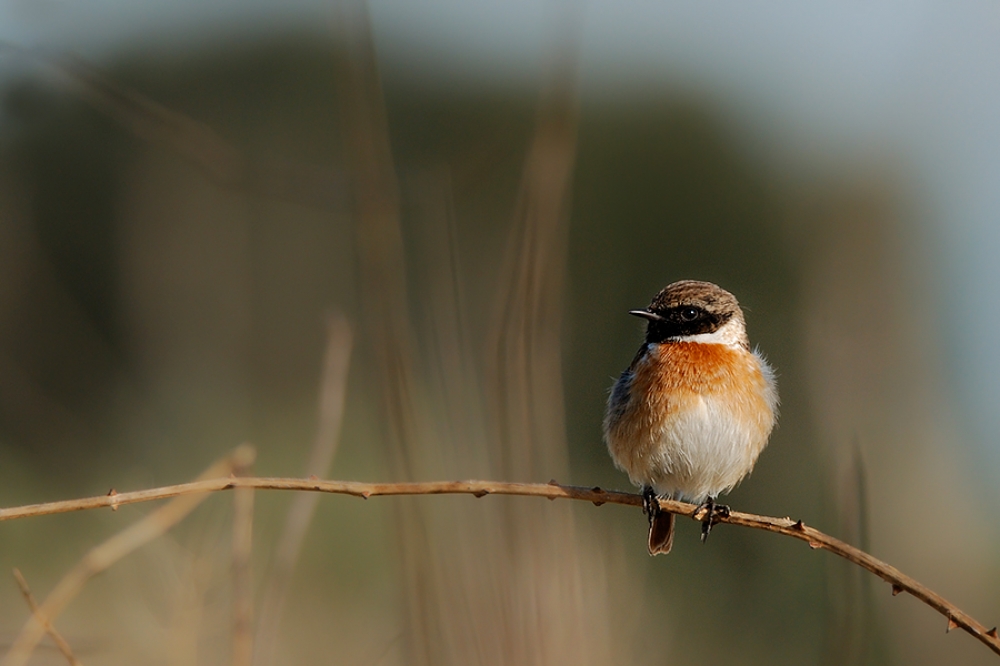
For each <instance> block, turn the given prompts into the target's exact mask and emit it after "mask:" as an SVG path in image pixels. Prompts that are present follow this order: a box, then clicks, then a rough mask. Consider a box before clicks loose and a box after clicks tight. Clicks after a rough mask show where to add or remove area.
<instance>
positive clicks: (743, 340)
mask: <svg viewBox="0 0 1000 666" xmlns="http://www.w3.org/2000/svg"><path fill="white" fill-rule="evenodd" d="M671 340H674V341H675V342H700V343H703V344H715V345H726V346H727V347H733V348H739V349H746V348H748V347H749V346H750V341H749V340H747V329H746V326H745V325H744V323H743V319H742V318H740V317H738V316H733V317H730V318H729V321H727V322H726V323H725V324H724V325H723V326H722V328H720V329H719V330H717V331H715V332H713V333H698V334H697V335H682V336H680V337H677V338H671Z"/></svg>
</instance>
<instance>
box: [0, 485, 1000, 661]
mask: <svg viewBox="0 0 1000 666" xmlns="http://www.w3.org/2000/svg"><path fill="white" fill-rule="evenodd" d="M230 488H255V489H257V490H304V491H313V492H323V493H332V494H338V495H353V496H354V497H361V498H364V499H367V498H369V497H375V496H379V495H460V494H465V495H474V496H476V497H484V496H486V495H520V496H527V497H545V498H547V499H550V500H556V499H571V500H583V501H586V502H592V503H594V504H595V505H598V506H600V505H601V504H621V505H624V506H635V507H641V506H642V497H641V496H640V495H636V494H634V493H625V492H621V491H616V490H604V489H602V488H584V487H581V486H563V485H559V484H558V483H556V482H554V481H552V482H549V483H512V482H506V481H425V482H412V483H363V482H360V481H321V480H318V479H286V478H254V477H245V478H235V477H231V478H226V479H206V480H202V481H193V482H191V483H184V484H180V485H176V486H165V487H163V488H153V489H150V490H140V491H136V492H131V493H120V494H118V495H116V496H114V497H109V496H106V495H102V496H98V497H90V498H86V499H79V500H67V501H63V502H51V503H48V504H33V505H29V506H24V507H16V508H10V509H3V510H0V517H2V519H4V520H10V519H12V518H25V517H28V516H39V515H48V514H53V513H66V512H70V511H80V510H83V509H94V508H98V507H110V506H113V505H114V504H118V505H122V504H134V503H137V502H148V501H150V500H155V499H164V498H167V497H177V496H187V495H196V496H198V497H199V499H200V498H203V496H204V493H208V492H214V491H219V490H228V489H230ZM171 506H173V505H167V506H165V507H163V509H168V508H170V507H171ZM192 508H193V507H192ZM660 508H661V509H662V510H663V511H669V512H671V513H676V514H679V515H683V516H690V517H692V518H695V519H696V520H697V519H698V518H699V517H700V516H699V515H696V514H698V508H699V507H697V506H695V505H693V504H688V503H686V502H678V501H675V500H667V499H661V500H660ZM161 511H162V509H161ZM157 515H158V514H156V513H154V514H150V515H149V516H147V519H151V518H154V517H155V516H157ZM147 519H144V521H145V520H147ZM159 520H162V519H159ZM144 521H142V522H144ZM142 522H140V523H139V524H137V525H136V526H133V527H138V526H139V525H141V524H142ZM718 522H719V523H726V524H729V525H739V526H742V527H750V528H753V529H758V530H764V531H767V532H776V533H778V534H784V535H785V536H790V537H792V538H795V539H798V540H800V541H804V542H806V543H807V544H808V545H809V547H810V548H812V549H814V550H827V551H829V552H831V553H833V554H835V555H838V556H840V557H843V558H844V559H846V560H848V561H850V562H853V563H854V564H856V565H858V566H860V567H862V568H864V569H867V570H868V571H870V572H872V573H873V574H875V575H876V576H878V577H879V578H881V579H882V580H884V581H886V582H887V583H889V584H890V585H891V586H892V593H893V595H894V596H895V595H897V594H899V593H900V592H908V593H910V594H911V595H913V596H914V597H916V598H917V599H919V600H920V601H922V602H924V603H925V604H927V605H928V606H930V607H931V608H933V609H934V610H936V611H938V612H939V613H941V614H942V615H944V616H945V617H946V618H947V619H948V627H949V629H953V628H961V629H964V630H965V631H967V632H968V633H970V634H972V635H973V636H975V637H976V638H977V639H978V640H979V641H980V642H982V643H983V644H984V645H986V646H987V647H989V648H990V649H991V650H993V651H994V652H995V653H997V654H1000V638H998V636H997V631H996V629H995V628H994V629H987V628H986V627H985V626H984V625H983V624H981V623H980V622H978V621H976V620H975V619H974V618H972V617H971V616H970V615H969V614H967V613H965V612H963V611H962V610H960V609H959V608H957V607H956V606H955V605H954V604H952V603H950V602H949V601H947V600H946V599H945V598H944V597H942V596H941V595H939V594H937V593H936V592H934V591H933V590H931V589H929V588H927V587H925V586H924V585H922V584H920V583H919V582H917V581H916V580H914V579H913V578H911V577H909V576H907V575H906V574H904V573H902V572H901V571H899V570H898V569H896V568H895V567H893V566H891V565H889V564H886V563H885V562H883V561H882V560H879V559H878V558H875V557H873V556H871V555H869V554H868V553H866V552H864V551H862V550H860V549H858V548H855V547H854V546H851V545H849V544H847V543H844V542H843V541H841V540H839V539H836V538H834V537H832V536H829V535H827V534H824V533H823V532H820V531H819V530H816V529H814V528H812V527H809V526H807V525H806V524H805V523H803V522H802V521H801V520H792V519H791V518H787V517H786V518H774V517H771V516H760V515H756V514H752V513H742V512H739V511H733V512H731V513H730V515H728V516H718ZM126 532H128V530H127V531H126ZM122 534H125V532H123V533H122ZM119 536H121V535H119ZM117 538H118V537H115V539H117ZM106 545H107V544H105V546H106ZM105 546H99V547H98V548H97V549H95V551H97V550H99V549H102V548H105ZM92 552H93V551H92ZM90 558H91V556H88V559H90ZM94 559H95V560H96V559H97V558H94ZM94 573H96V571H95V572H94ZM71 575H72V572H71ZM91 575H92V574H91ZM61 585H62V583H60V586H61ZM58 589H59V588H58V587H57V590H58ZM53 595H55V592H53ZM48 603H49V600H46V604H48ZM61 608H62V607H60V610H61ZM46 610H47V607H46V605H44V604H43V606H42V611H43V612H45V611H46ZM48 617H50V618H51V617H52V615H48ZM29 624H31V623H30V622H29ZM39 626H40V625H39ZM26 629H27V627H26ZM40 635H41V633H39V637H40ZM35 642H37V638H36V640H35ZM15 647H17V646H16V645H15ZM12 651H13V650H12ZM11 663H18V664H20V663H23V661H22V662H11V661H10V655H8V657H7V659H5V661H4V662H3V663H2V665H0V666H8V665H9V664H11Z"/></svg>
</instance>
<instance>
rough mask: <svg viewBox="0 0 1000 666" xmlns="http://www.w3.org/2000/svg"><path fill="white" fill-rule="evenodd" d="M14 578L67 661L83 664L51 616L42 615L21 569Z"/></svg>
mask: <svg viewBox="0 0 1000 666" xmlns="http://www.w3.org/2000/svg"><path fill="white" fill-rule="evenodd" d="M14 580H16V581H17V586H18V587H19V588H21V594H22V595H24V600H25V601H27V602H28V607H29V608H31V612H32V613H33V614H34V615H35V617H36V618H37V619H38V621H39V622H40V623H41V624H42V626H44V627H45V633H47V634H48V635H49V638H51V639H52V642H53V643H55V644H56V647H57V648H59V651H60V652H62V653H63V656H64V657H66V661H68V662H69V663H70V664H71V666H83V664H82V662H81V661H80V660H79V659H77V658H76V655H74V654H73V649H72V648H71V647H70V646H69V643H68V642H66V639H65V638H63V637H62V634H60V633H59V632H58V631H57V630H56V628H55V627H54V626H52V623H51V622H50V621H49V618H47V617H45V616H44V615H42V611H41V610H40V609H39V608H38V603H37V602H36V601H35V595H33V594H32V593H31V588H29V587H28V581H26V580H25V579H24V576H22V575H21V571H20V569H14Z"/></svg>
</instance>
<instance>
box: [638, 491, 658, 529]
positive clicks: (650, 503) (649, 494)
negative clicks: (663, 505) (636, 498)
mask: <svg viewBox="0 0 1000 666" xmlns="http://www.w3.org/2000/svg"><path fill="white" fill-rule="evenodd" d="M642 512H643V513H644V514H646V517H647V518H649V523H650V524H652V523H653V520H654V519H655V518H656V516H657V515H659V513H660V502H659V500H658V499H657V497H656V491H655V490H653V489H652V488H650V487H649V486H645V487H643V489H642Z"/></svg>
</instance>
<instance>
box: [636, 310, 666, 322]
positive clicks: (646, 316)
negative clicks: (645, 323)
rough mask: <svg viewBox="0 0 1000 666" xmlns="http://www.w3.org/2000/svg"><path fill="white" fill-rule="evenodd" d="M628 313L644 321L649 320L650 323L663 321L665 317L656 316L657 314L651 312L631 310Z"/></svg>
mask: <svg viewBox="0 0 1000 666" xmlns="http://www.w3.org/2000/svg"><path fill="white" fill-rule="evenodd" d="M628 313H629V314H630V315H634V316H636V317H642V318H643V319H648V320H649V321H663V317H661V316H660V315H658V314H656V313H655V312H650V311H649V310H629V311H628Z"/></svg>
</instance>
